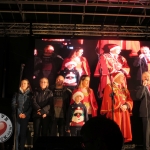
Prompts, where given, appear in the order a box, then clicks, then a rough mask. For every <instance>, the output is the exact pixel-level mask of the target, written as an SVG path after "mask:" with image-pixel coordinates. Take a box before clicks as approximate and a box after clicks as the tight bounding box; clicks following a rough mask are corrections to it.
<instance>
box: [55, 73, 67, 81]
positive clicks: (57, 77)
mask: <svg viewBox="0 0 150 150" xmlns="http://www.w3.org/2000/svg"><path fill="white" fill-rule="evenodd" d="M59 77H63V78H64V79H65V77H64V76H63V75H61V74H59V75H58V76H57V77H56V80H57V79H58V78H59Z"/></svg>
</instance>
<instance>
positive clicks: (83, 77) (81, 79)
mask: <svg viewBox="0 0 150 150" xmlns="http://www.w3.org/2000/svg"><path fill="white" fill-rule="evenodd" d="M87 77H88V78H90V76H89V75H82V76H81V77H80V81H79V84H78V88H81V89H82V88H83V86H82V82H83V81H84V80H85V79H86V78H87ZM87 91H88V93H90V88H89V87H88V88H87Z"/></svg>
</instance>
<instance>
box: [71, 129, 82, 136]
mask: <svg viewBox="0 0 150 150" xmlns="http://www.w3.org/2000/svg"><path fill="white" fill-rule="evenodd" d="M80 130H81V127H70V133H71V136H80Z"/></svg>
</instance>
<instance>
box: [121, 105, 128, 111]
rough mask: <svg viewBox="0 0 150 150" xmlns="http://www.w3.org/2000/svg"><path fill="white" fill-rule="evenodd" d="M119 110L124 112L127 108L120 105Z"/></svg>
mask: <svg viewBox="0 0 150 150" xmlns="http://www.w3.org/2000/svg"><path fill="white" fill-rule="evenodd" d="M120 108H121V110H122V111H126V110H127V108H128V107H127V105H121V106H120Z"/></svg>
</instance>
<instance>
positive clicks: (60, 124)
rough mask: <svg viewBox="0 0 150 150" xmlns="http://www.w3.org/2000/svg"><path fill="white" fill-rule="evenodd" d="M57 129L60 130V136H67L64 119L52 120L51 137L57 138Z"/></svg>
mask: <svg viewBox="0 0 150 150" xmlns="http://www.w3.org/2000/svg"><path fill="white" fill-rule="evenodd" d="M57 129H58V133H59V136H64V134H65V120H64V118H54V119H53V120H52V127H51V136H57Z"/></svg>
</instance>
